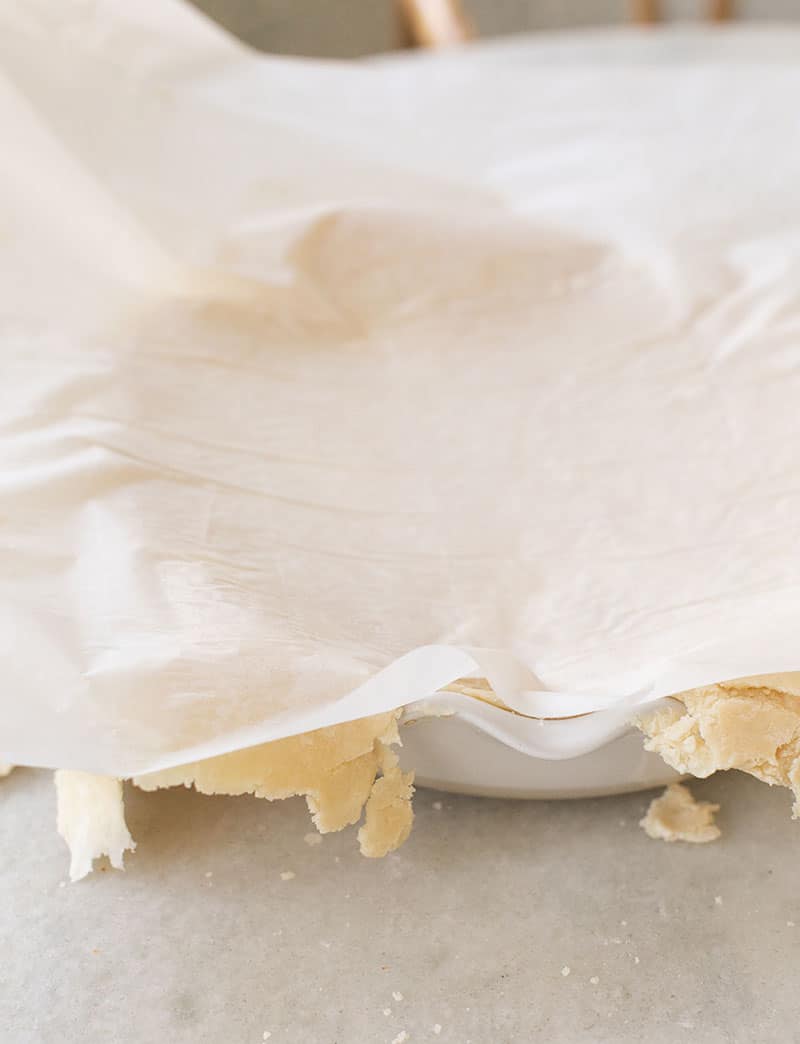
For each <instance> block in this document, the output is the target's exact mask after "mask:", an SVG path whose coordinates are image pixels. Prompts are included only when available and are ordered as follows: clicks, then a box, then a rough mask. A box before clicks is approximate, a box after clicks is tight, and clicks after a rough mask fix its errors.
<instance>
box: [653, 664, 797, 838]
mask: <svg viewBox="0 0 800 1044" xmlns="http://www.w3.org/2000/svg"><path fill="white" fill-rule="evenodd" d="M636 724H637V725H638V726H639V728H641V729H642V731H643V732H644V734H645V735H646V736H647V740H646V742H645V749H646V750H651V751H655V752H656V753H657V754H660V755H661V757H662V758H663V759H664V761H666V763H667V764H668V765H670V766H671V767H672V768H674V769H675V770H676V771H678V772H681V773H688V774H691V775H692V776H698V777H699V778H701V779H704V778H705V777H707V776H710V775H711V774H712V773H713V772H716V771H718V770H719V769H741V770H742V771H743V772H748V773H749V774H750V775H751V776H755V777H756V779H760V780H762V781H763V782H764V783H769V784H770V786H773V785H775V784H777V785H779V786H783V787H789V788H790V789H791V791H792V793H793V794H794V799H795V800H794V806H793V810H792V811H793V815H794V817H795V818H798V815H799V814H800V676H798V675H796V674H795V675H780V676H764V677H759V678H750V679H744V680H742V681H735V682H728V683H725V684H721V685H708V686H705V687H704V688H700V689H693V690H691V691H690V692H684V693H681V694H680V695H679V696H676V697H674V698H673V699H672V700H671V701H670V703H669V705H668V706H666V707H665V708H663V709H660V710H658V711H656V712H655V713H652V714H649V715H647V714H645V715H642V716H641V717H640V718H639V719H638V720H637V722H636Z"/></svg>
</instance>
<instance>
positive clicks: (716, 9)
mask: <svg viewBox="0 0 800 1044" xmlns="http://www.w3.org/2000/svg"><path fill="white" fill-rule="evenodd" d="M708 17H709V18H710V19H711V21H712V22H728V21H730V19H731V18H733V0H711V3H710V5H709V9H708Z"/></svg>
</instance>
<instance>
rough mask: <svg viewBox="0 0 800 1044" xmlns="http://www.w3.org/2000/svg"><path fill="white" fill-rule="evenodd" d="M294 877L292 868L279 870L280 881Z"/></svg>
mask: <svg viewBox="0 0 800 1044" xmlns="http://www.w3.org/2000/svg"><path fill="white" fill-rule="evenodd" d="M293 877H294V870H283V871H282V872H281V881H291V880H292V878H293Z"/></svg>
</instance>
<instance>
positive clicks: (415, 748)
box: [401, 717, 680, 798]
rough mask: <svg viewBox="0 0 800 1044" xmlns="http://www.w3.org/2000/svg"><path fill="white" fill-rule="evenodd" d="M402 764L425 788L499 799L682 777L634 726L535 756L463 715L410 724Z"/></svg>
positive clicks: (575, 793) (595, 793)
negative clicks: (598, 742)
mask: <svg viewBox="0 0 800 1044" xmlns="http://www.w3.org/2000/svg"><path fill="white" fill-rule="evenodd" d="M401 736H402V740H403V748H402V751H401V763H402V764H403V767H404V768H406V769H410V768H413V769H414V771H415V773H416V782H417V785H418V786H423V787H431V788H433V789H434V790H445V791H451V792H453V793H458V794H476V795H483V796H486V797H498V798H582V797H600V796H603V795H607V794H621V793H625V792H629V791H635V790H645V789H647V788H648V787H658V786H663V785H665V784H667V783H673V782H674V781H675V780H677V779H679V778H680V777H679V776H678V774H677V773H676V772H674V771H673V770H672V769H671V768H669V767H668V766H667V765H666V764H665V763H664V762H663V761H662V760H661V758H660V757H659V756H658V755H657V754H650V753H648V752H647V751H646V750H645V749H644V745H643V740H644V738H643V736H642V734H641V733H640V732H639V731H638V730H637V729H633V728H631V729H630V730H629V731H627V732H625V733H624V734H623V735H621V736H619V737H618V738H617V739H614V740H611V741H610V742H609V743H607V744H606V745H605V746H603V747H600V748H599V749H598V750H594V751H591V752H590V753H588V754H582V755H580V756H579V757H574V758H568V759H566V760H562V761H552V760H549V759H544V758H537V757H531V756H530V755H528V754H523V753H521V752H520V751H517V750H514V749H513V748H511V747H508V746H506V745H505V744H503V743H500V742H499V741H498V740H496V739H494V738H493V737H492V736H490V735H488V734H487V733H486V732H483V731H482V730H481V729H479V728H477V727H476V726H474V725H471V724H470V723H469V722H466V721H464V720H463V719H460V718H457V717H451V718H422V719H420V720H419V721H417V722H414V723H411V724H407V725H405V726H403V728H402V730H401Z"/></svg>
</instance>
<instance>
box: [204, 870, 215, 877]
mask: <svg viewBox="0 0 800 1044" xmlns="http://www.w3.org/2000/svg"><path fill="white" fill-rule="evenodd" d="M213 876H214V871H213V870H206V877H213Z"/></svg>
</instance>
